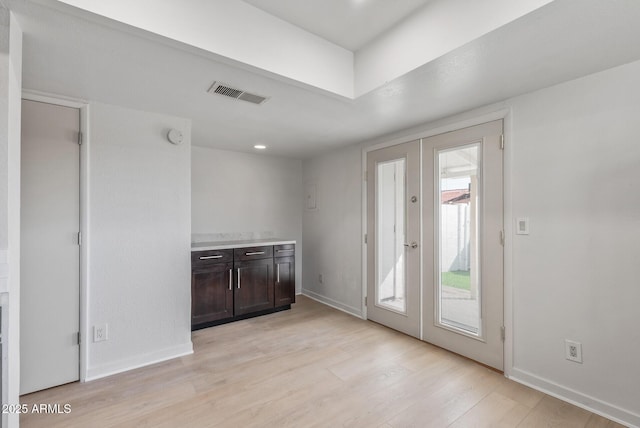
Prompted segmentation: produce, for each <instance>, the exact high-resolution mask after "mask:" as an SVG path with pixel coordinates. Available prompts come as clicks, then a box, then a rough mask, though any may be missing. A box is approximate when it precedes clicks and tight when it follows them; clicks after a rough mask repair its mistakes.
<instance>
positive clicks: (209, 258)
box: [200, 254, 222, 260]
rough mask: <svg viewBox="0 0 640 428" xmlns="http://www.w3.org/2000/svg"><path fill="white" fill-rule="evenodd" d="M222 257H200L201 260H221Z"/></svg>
mask: <svg viewBox="0 0 640 428" xmlns="http://www.w3.org/2000/svg"><path fill="white" fill-rule="evenodd" d="M221 258H222V255H220V254H219V255H217V256H204V257H200V260H211V259H221Z"/></svg>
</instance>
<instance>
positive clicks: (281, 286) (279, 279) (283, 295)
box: [274, 257, 296, 308]
mask: <svg viewBox="0 0 640 428" xmlns="http://www.w3.org/2000/svg"><path fill="white" fill-rule="evenodd" d="M274 260H275V269H276V280H275V283H274V289H275V306H276V308H277V307H280V306H286V305H290V304H292V303H295V302H296V262H295V258H294V257H276V258H275V259H274Z"/></svg>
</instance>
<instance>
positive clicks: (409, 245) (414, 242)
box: [404, 241, 418, 249]
mask: <svg viewBox="0 0 640 428" xmlns="http://www.w3.org/2000/svg"><path fill="white" fill-rule="evenodd" d="M404 246H405V247H411V248H413V249H416V248H418V243H417V242H416V241H413V242H412V243H411V244H404Z"/></svg>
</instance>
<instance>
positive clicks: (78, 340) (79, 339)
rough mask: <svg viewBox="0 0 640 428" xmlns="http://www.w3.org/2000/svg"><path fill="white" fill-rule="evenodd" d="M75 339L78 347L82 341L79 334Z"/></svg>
mask: <svg viewBox="0 0 640 428" xmlns="http://www.w3.org/2000/svg"><path fill="white" fill-rule="evenodd" d="M76 339H77V342H78V345H79V344H80V343H81V342H80V341H81V339H82V337H81V336H80V332H78V333H77V337H76Z"/></svg>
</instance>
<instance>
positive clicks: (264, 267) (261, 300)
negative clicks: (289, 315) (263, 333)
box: [234, 259, 274, 316]
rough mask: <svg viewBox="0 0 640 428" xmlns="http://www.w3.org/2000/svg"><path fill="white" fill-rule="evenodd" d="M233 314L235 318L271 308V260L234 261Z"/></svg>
mask: <svg viewBox="0 0 640 428" xmlns="http://www.w3.org/2000/svg"><path fill="white" fill-rule="evenodd" d="M234 268H235V279H236V280H235V298H234V309H235V311H234V313H235V315H236V316H238V315H244V314H248V313H251V312H258V311H262V310H265V309H272V308H273V307H274V306H273V259H262V260H251V261H236V262H235V264H234Z"/></svg>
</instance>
